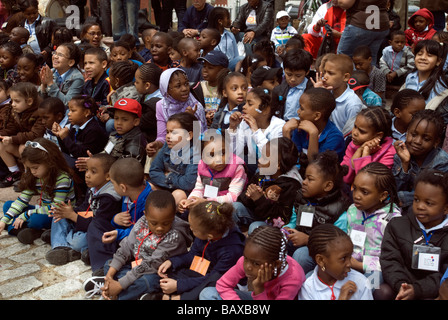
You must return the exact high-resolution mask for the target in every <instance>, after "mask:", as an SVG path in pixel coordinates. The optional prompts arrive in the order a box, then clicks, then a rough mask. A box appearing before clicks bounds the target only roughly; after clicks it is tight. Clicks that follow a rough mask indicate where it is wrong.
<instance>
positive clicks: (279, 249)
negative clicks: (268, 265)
mask: <svg viewBox="0 0 448 320" xmlns="http://www.w3.org/2000/svg"><path fill="white" fill-rule="evenodd" d="M249 242H250V243H252V244H256V245H258V246H260V247H262V248H263V253H264V255H265V256H266V258H267V260H268V261H277V260H279V261H280V270H278V268H275V269H274V276H277V275H279V274H280V273H281V272H282V271H283V270H284V269H285V267H286V265H287V262H286V257H287V255H288V252H287V249H286V245H287V243H288V240H287V239H286V236H285V234H284V233H283V232H282V230H281V229H279V228H277V227H273V226H267V225H266V226H260V227H258V228H256V229H255V230H253V231H252V232H251V233H250V234H249V235H248V237H247V240H246V244H247V243H249Z"/></svg>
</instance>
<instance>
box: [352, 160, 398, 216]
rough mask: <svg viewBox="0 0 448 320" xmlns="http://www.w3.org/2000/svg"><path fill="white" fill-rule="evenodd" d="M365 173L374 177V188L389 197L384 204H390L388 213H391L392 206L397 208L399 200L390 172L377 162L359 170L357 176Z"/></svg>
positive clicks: (393, 178)
mask: <svg viewBox="0 0 448 320" xmlns="http://www.w3.org/2000/svg"><path fill="white" fill-rule="evenodd" d="M361 172H365V173H367V174H369V175H372V176H374V177H375V187H376V188H377V189H378V190H380V191H386V192H387V193H388V195H389V197H388V198H387V199H386V200H385V202H387V203H390V204H391V206H390V210H389V213H392V212H393V207H394V206H393V205H394V204H395V205H397V206H399V203H400V200H399V199H398V193H397V184H396V182H395V177H394V175H393V174H392V170H390V169H389V167H387V166H386V165H384V164H382V163H379V162H371V163H369V164H367V165H366V166H365V167H363V168H362V169H361V170H359V172H358V174H360V173H361Z"/></svg>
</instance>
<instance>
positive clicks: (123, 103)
mask: <svg viewBox="0 0 448 320" xmlns="http://www.w3.org/2000/svg"><path fill="white" fill-rule="evenodd" d="M109 109H111V110H114V109H118V110H123V111H127V112H130V113H135V114H136V115H137V117H139V118H140V117H141V116H142V105H141V104H140V103H139V102H138V101H137V100H134V99H129V98H121V99H120V100H118V101H117V102H115V104H114V106H113V107H112V108H109Z"/></svg>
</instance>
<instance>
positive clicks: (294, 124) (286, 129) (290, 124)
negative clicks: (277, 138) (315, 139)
mask: <svg viewBox="0 0 448 320" xmlns="http://www.w3.org/2000/svg"><path fill="white" fill-rule="evenodd" d="M299 123H300V120H298V119H296V118H292V119H291V120H288V121H287V122H286V123H285V124H284V126H283V129H282V131H283V136H284V137H286V138H291V132H292V131H294V130H295V129H297V128H299Z"/></svg>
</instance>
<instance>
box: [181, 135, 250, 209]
mask: <svg viewBox="0 0 448 320" xmlns="http://www.w3.org/2000/svg"><path fill="white" fill-rule="evenodd" d="M225 140H226V137H225V135H223V134H221V133H219V132H216V131H215V130H213V129H210V130H207V131H206V132H204V135H203V148H202V150H203V154H202V159H201V160H200V161H199V164H198V176H197V179H196V185H195V187H194V189H193V191H192V192H191V193H190V195H189V196H188V199H185V200H182V201H180V203H179V207H178V211H179V212H180V213H184V212H185V210H187V209H189V208H190V207H191V206H193V205H195V204H196V203H199V202H203V201H216V202H219V203H225V202H229V203H233V202H235V201H236V200H237V199H238V196H239V195H240V194H241V192H242V191H243V189H244V187H245V184H246V181H247V175H246V170H245V165H244V161H243V160H242V159H241V158H239V157H237V156H236V155H235V154H233V153H230V150H229V146H228V144H226V141H225Z"/></svg>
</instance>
